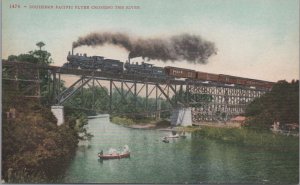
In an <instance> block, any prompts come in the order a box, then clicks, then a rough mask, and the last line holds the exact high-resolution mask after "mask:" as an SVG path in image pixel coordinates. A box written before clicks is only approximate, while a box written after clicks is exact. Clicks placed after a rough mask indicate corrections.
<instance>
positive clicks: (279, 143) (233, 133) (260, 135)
mask: <svg viewBox="0 0 300 185" xmlns="http://www.w3.org/2000/svg"><path fill="white" fill-rule="evenodd" d="M194 135H195V136H196V137H203V138H209V139H214V140H218V141H222V142H225V143H231V144H236V145H244V146H255V147H264V148H268V149H278V150H283V151H291V150H292V151H298V150H299V137H295V136H285V135H281V134H276V133H272V132H271V131H267V130H254V129H249V128H243V127H241V128H219V127H208V126H204V127H201V129H199V130H197V131H196V132H195V133H194Z"/></svg>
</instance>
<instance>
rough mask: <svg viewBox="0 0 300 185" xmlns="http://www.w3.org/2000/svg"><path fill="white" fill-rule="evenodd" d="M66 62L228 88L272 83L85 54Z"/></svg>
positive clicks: (80, 66)
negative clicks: (182, 79)
mask: <svg viewBox="0 0 300 185" xmlns="http://www.w3.org/2000/svg"><path fill="white" fill-rule="evenodd" d="M67 60H68V62H67V63H65V64H64V65H63V66H62V67H65V68H75V69H78V68H80V69H88V70H100V71H105V72H111V73H128V74H137V75H140V76H151V77H156V78H184V79H187V80H196V81H199V82H202V83H220V84H226V85H230V86H239V85H240V86H247V87H250V88H264V89H271V88H272V86H273V85H274V83H273V82H268V81H262V80H255V79H250V78H242V77H236V76H230V75H225V74H212V73H205V72H201V71H195V70H191V69H184V68H178V67H171V66H167V67H157V66H154V65H153V64H149V63H145V62H141V64H138V63H131V62H130V60H128V61H126V62H125V63H123V62H121V61H119V60H114V59H106V58H104V57H103V56H87V55H86V54H83V55H82V54H76V55H73V51H72V53H71V52H69V54H68V56H67Z"/></svg>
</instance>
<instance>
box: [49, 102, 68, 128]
mask: <svg viewBox="0 0 300 185" xmlns="http://www.w3.org/2000/svg"><path fill="white" fill-rule="evenodd" d="M51 112H52V113H53V115H54V116H55V117H56V119H57V125H58V126H59V125H62V124H63V123H64V122H65V116H64V106H51Z"/></svg>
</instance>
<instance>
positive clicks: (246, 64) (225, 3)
mask: <svg viewBox="0 0 300 185" xmlns="http://www.w3.org/2000/svg"><path fill="white" fill-rule="evenodd" d="M12 5H18V6H19V8H11V6H12ZM42 5H43V6H51V5H52V6H53V7H54V8H53V9H38V8H36V6H42ZM56 6H72V7H73V9H56V8H55V7H56ZM75 6H88V7H89V9H76V7H75ZM94 6H112V7H114V8H113V9H91V8H92V7H94ZM115 6H125V7H126V6H136V7H137V8H138V9H116V8H115ZM103 31H105V32H124V33H128V34H131V35H135V36H137V37H145V38H148V37H158V38H164V37H168V36H172V35H177V34H181V33H188V34H194V35H199V36H201V37H202V38H204V39H205V40H207V41H210V42H213V43H215V46H216V47H217V50H218V52H217V55H215V56H212V57H210V58H209V59H208V63H207V64H193V63H189V62H187V61H175V62H170V61H169V62H163V61H149V63H153V64H155V65H156V66H162V67H163V66H176V67H183V68H189V69H194V70H198V71H204V72H209V73H217V74H228V75H235V76H241V77H248V78H254V79H261V80H267V81H274V82H276V81H278V80H287V81H291V80H292V79H299V0H189V1H186V0H163V1H153V0H82V1H81V0H26V1H24V0H13V1H11V0H6V1H2V58H7V57H8V56H9V55H12V54H13V55H18V54H21V53H27V52H29V51H31V50H35V49H38V48H37V46H36V45H35V44H36V43H37V42H39V41H43V42H44V43H45V44H46V46H44V49H45V50H47V51H49V52H50V53H51V54H52V59H53V61H54V63H53V65H56V66H61V65H62V64H63V63H65V62H67V61H66V57H67V54H68V52H69V51H70V50H71V47H72V43H73V42H74V41H76V40H77V39H78V37H82V36H85V35H87V34H89V33H91V32H103ZM75 53H87V55H100V56H105V57H107V58H113V59H119V60H121V61H123V62H125V61H126V60H127V58H128V51H126V50H125V49H123V48H120V47H117V46H113V45H105V46H101V47H94V48H92V47H87V46H84V47H79V48H76V50H75ZM135 61H139V62H140V61H142V59H141V58H136V59H135Z"/></svg>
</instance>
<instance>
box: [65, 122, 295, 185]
mask: <svg viewBox="0 0 300 185" xmlns="http://www.w3.org/2000/svg"><path fill="white" fill-rule="evenodd" d="M88 127H89V128H88V130H89V132H91V133H92V134H93V135H94V137H93V139H92V140H91V141H90V142H89V143H88V144H85V145H80V146H79V147H78V150H77V152H76V156H75V157H74V159H73V160H72V162H71V164H70V166H69V168H68V169H67V171H66V173H65V174H64V176H63V178H62V179H61V180H60V183H180V184H182V183H250V184H253V183H256V184H265V183H266V184H268V183H279V184H288V183H293V184H295V183H298V177H299V176H298V174H299V170H298V164H299V161H298V152H295V153H288V154H287V153H285V152H280V151H265V150H262V149H256V148H253V147H251V148H250V147H249V148H247V147H241V146H235V145H232V144H224V143H220V142H217V141H214V140H206V139H200V138H199V137H193V135H192V134H187V138H185V139H183V138H178V139H172V140H171V141H170V143H164V142H162V141H161V140H160V138H162V137H163V136H165V135H169V134H170V133H169V132H167V131H159V130H140V129H130V128H125V127H122V126H119V125H116V124H112V123H110V122H109V119H108V118H97V119H90V120H89V124H88ZM125 144H127V145H128V146H129V148H130V151H131V157H130V158H124V159H115V160H105V161H100V160H99V159H98V157H97V153H98V152H99V151H100V150H103V151H104V153H105V152H107V151H108V150H109V148H118V147H120V146H124V145H125Z"/></svg>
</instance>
